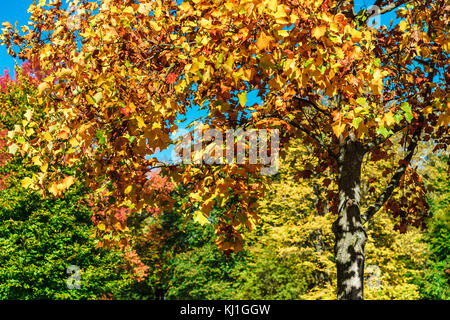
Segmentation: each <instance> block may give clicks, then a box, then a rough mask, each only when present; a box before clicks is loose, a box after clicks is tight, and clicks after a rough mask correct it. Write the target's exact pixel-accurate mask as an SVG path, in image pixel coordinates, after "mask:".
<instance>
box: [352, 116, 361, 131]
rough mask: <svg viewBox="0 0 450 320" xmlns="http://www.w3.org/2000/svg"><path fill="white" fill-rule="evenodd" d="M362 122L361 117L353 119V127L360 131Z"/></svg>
mask: <svg viewBox="0 0 450 320" xmlns="http://www.w3.org/2000/svg"><path fill="white" fill-rule="evenodd" d="M361 121H362V119H361V118H360V117H356V118H353V121H352V126H353V127H354V128H355V129H358V127H359V124H360V123H361Z"/></svg>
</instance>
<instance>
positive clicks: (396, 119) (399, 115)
mask: <svg viewBox="0 0 450 320" xmlns="http://www.w3.org/2000/svg"><path fill="white" fill-rule="evenodd" d="M402 119H403V115H402V114H400V113H397V114H396V115H395V116H394V120H395V122H396V123H397V124H399V123H400V121H402Z"/></svg>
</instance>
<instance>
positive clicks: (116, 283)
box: [0, 64, 134, 300]
mask: <svg viewBox="0 0 450 320" xmlns="http://www.w3.org/2000/svg"><path fill="white" fill-rule="evenodd" d="M28 66H29V65H28V64H26V65H25V66H24V68H23V69H18V73H16V79H14V80H13V79H11V77H10V76H9V75H8V74H5V75H4V76H3V77H2V80H1V87H2V91H1V93H0V103H1V105H2V109H1V110H0V126H2V131H1V132H2V133H1V140H0V159H1V168H0V170H1V175H2V181H1V190H0V221H1V223H0V264H1V266H2V268H1V269H0V283H1V284H0V299H19V300H23V299H99V298H101V297H103V296H105V297H107V296H109V295H110V294H114V295H116V294H118V293H120V292H122V291H123V290H124V288H126V287H127V286H129V285H130V284H132V283H133V282H134V280H133V275H132V273H131V272H130V271H127V270H126V268H124V267H125V266H126V260H125V259H124V257H123V252H120V251H117V250H111V251H110V250H105V249H103V248H97V247H96V243H95V239H93V238H92V228H93V227H94V225H93V223H92V221H91V215H92V212H91V211H90V210H89V208H88V207H86V206H82V205H80V201H81V200H82V199H83V197H85V195H86V192H87V189H86V188H85V187H84V186H83V184H82V182H81V181H77V182H76V183H75V186H74V187H72V189H71V190H70V191H69V192H67V193H66V194H65V195H64V197H63V198H55V197H47V198H43V197H41V196H40V195H39V194H38V192H36V191H35V190H29V189H26V184H27V183H28V181H29V179H30V176H31V175H32V174H33V173H35V172H36V171H37V170H38V169H37V168H38V166H37V165H36V163H35V161H36V159H31V158H29V157H27V155H26V154H24V155H23V156H22V155H20V154H19V153H16V154H15V155H13V156H12V155H10V154H9V153H8V149H9V148H10V147H11V146H10V144H9V143H8V141H7V139H6V134H7V132H8V129H9V130H11V129H13V128H14V126H15V125H17V124H19V123H22V121H28V120H30V119H28V115H29V112H30V105H29V103H28V99H27V97H30V96H31V97H32V96H34V94H35V92H36V84H35V83H36V78H35V75H34V73H33V72H32V73H30V70H29V69H27V67H28ZM34 112H35V114H39V110H37V108H35V109H34ZM27 119H28V120H27ZM34 120H35V121H36V120H37V118H36V117H35V119H34ZM30 130H34V129H32V128H30ZM31 135H32V133H31V132H30V136H31ZM71 266H76V267H73V268H72V269H70V268H71Z"/></svg>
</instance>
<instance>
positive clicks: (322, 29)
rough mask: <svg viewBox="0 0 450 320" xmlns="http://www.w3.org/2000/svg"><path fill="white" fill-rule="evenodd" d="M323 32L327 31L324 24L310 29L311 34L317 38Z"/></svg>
mask: <svg viewBox="0 0 450 320" xmlns="http://www.w3.org/2000/svg"><path fill="white" fill-rule="evenodd" d="M325 32H327V27H326V26H325V25H321V26H318V27H315V28H314V29H312V31H311V36H313V37H314V38H316V39H319V38H321V37H322V36H323V35H324V34H325Z"/></svg>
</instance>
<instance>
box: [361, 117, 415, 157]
mask: <svg viewBox="0 0 450 320" xmlns="http://www.w3.org/2000/svg"><path fill="white" fill-rule="evenodd" d="M407 126H409V123H406V124H404V125H397V126H395V127H394V129H393V133H392V134H389V135H387V136H386V137H384V136H378V137H376V138H375V139H374V140H372V141H370V142H368V143H367V144H366V145H364V147H363V148H364V153H367V152H369V151H371V150H373V149H375V148H376V147H378V146H379V145H381V144H383V143H384V142H386V141H387V140H389V139H390V138H392V136H394V135H395V134H396V133H398V132H400V131H402V130H403V129H405V128H406V127H407Z"/></svg>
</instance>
